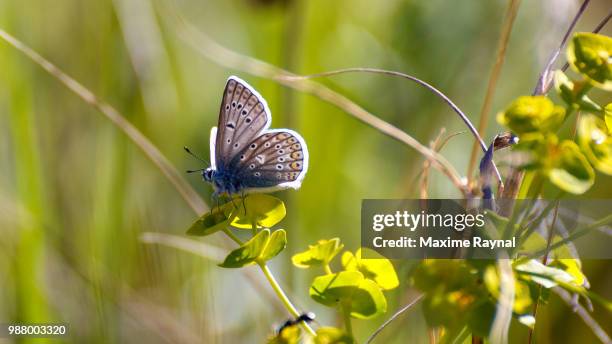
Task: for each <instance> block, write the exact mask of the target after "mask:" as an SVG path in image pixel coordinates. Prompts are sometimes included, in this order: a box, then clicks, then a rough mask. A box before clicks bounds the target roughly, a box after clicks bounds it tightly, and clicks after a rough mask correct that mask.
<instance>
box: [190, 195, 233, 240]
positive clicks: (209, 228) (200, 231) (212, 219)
mask: <svg viewBox="0 0 612 344" xmlns="http://www.w3.org/2000/svg"><path fill="white" fill-rule="evenodd" d="M231 212H232V205H231V204H227V203H226V204H224V205H222V206H220V207H214V208H213V209H211V211H210V212H208V213H206V214H204V215H202V217H200V218H199V219H198V220H197V221H196V222H194V223H193V225H191V227H190V228H189V229H188V230H187V234H188V235H197V236H205V235H210V234H213V233H215V232H218V231H220V230H222V229H224V228H227V226H228V225H229V223H230V222H231V220H232V216H231Z"/></svg>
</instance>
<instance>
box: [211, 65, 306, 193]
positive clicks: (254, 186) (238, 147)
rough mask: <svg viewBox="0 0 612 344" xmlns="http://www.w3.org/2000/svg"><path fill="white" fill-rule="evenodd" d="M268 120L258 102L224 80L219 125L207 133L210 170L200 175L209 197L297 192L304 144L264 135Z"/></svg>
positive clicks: (280, 134)
mask: <svg viewBox="0 0 612 344" xmlns="http://www.w3.org/2000/svg"><path fill="white" fill-rule="evenodd" d="M271 122H272V117H271V113H270V110H269V108H268V105H267V104H266V101H265V100H264V99H263V97H262V96H261V95H260V94H259V93H258V92H257V91H255V89H253V88H252V87H251V86H250V85H249V84H247V83H246V82H245V81H243V80H241V79H240V78H237V77H235V76H231V77H229V79H228V80H227V84H226V86H225V91H224V94H223V100H222V101H221V108H220V110H219V124H218V126H217V127H213V128H212V130H211V133H210V156H211V161H212V166H211V167H209V168H207V169H205V170H204V171H202V177H203V179H204V180H205V181H207V182H209V183H211V184H212V185H213V188H214V190H215V195H234V194H247V193H252V192H272V191H277V190H284V189H288V188H293V189H297V188H299V187H300V186H301V183H302V180H303V179H304V176H305V175H306V171H307V170H308V149H307V147H306V142H305V141H304V139H303V138H302V137H301V136H300V135H299V134H298V133H296V132H295V131H292V130H289V129H268V128H269V127H270V124H271Z"/></svg>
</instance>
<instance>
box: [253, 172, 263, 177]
mask: <svg viewBox="0 0 612 344" xmlns="http://www.w3.org/2000/svg"><path fill="white" fill-rule="evenodd" d="M253 174H254V175H255V177H259V176H261V173H259V172H255V173H253Z"/></svg>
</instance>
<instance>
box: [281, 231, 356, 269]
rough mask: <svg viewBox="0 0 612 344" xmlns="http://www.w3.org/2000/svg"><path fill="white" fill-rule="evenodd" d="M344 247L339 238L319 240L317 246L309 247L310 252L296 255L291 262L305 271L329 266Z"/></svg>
mask: <svg viewBox="0 0 612 344" xmlns="http://www.w3.org/2000/svg"><path fill="white" fill-rule="evenodd" d="M343 247H344V245H342V244H340V239H338V238H333V239H329V240H319V241H318V242H317V243H316V244H315V245H308V250H306V251H304V252H301V253H297V254H295V255H294V256H293V257H291V261H292V262H293V265H295V266H297V267H298V268H303V269H305V268H309V267H311V266H324V265H327V264H329V262H330V261H331V260H332V259H333V258H334V257H335V256H336V255H337V254H338V253H339V252H340V251H341V250H342V248H343Z"/></svg>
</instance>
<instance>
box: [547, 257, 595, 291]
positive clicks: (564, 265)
mask: <svg viewBox="0 0 612 344" xmlns="http://www.w3.org/2000/svg"><path fill="white" fill-rule="evenodd" d="M549 266H551V267H556V268H559V269H561V270H563V271H565V272H567V273H568V274H570V275H571V276H572V277H573V278H574V283H576V284H578V285H584V284H585V282H586V281H587V279H586V276H585V275H584V273H582V263H581V262H580V259H571V258H562V259H555V260H553V261H552V262H551V263H550V265H549Z"/></svg>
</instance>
